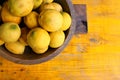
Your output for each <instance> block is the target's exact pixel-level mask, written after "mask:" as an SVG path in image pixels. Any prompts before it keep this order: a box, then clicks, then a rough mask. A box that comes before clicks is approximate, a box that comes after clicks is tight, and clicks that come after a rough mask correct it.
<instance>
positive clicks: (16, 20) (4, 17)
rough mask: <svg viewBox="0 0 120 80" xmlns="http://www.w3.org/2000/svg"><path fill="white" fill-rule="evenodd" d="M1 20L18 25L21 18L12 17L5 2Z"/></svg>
mask: <svg viewBox="0 0 120 80" xmlns="http://www.w3.org/2000/svg"><path fill="white" fill-rule="evenodd" d="M1 18H2V21H3V22H14V23H17V24H19V23H20V22H21V17H17V16H13V15H12V14H11V13H10V12H9V10H8V5H7V2H5V3H4V5H3V7H2V11H1Z"/></svg>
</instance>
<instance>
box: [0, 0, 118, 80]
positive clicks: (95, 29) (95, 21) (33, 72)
mask: <svg viewBox="0 0 120 80" xmlns="http://www.w3.org/2000/svg"><path fill="white" fill-rule="evenodd" d="M72 2H73V4H86V5H87V20H88V33H87V34H79V35H74V36H73V38H72V40H71V41H70V43H69V45H68V46H67V47H66V48H65V50H64V51H63V52H62V53H61V54H60V55H58V56H57V57H55V58H54V59H52V60H50V61H48V62H45V63H42V64H37V65H20V64H15V63H12V62H9V61H7V60H6V59H4V58H2V57H0V80H120V62H119V61H120V1H119V0H108V1H106V0H72Z"/></svg>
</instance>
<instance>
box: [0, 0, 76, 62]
mask: <svg viewBox="0 0 120 80" xmlns="http://www.w3.org/2000/svg"><path fill="white" fill-rule="evenodd" d="M4 1H5V0H1V1H0V4H2V3H3V2H4ZM54 2H57V3H59V4H61V5H62V7H63V11H66V12H68V13H69V14H70V15H71V11H70V7H69V4H68V2H67V1H66V0H54ZM71 16H72V15H71ZM72 24H73V23H72ZM71 27H72V25H71ZM70 31H71V29H69V30H67V31H65V35H66V40H65V42H66V43H64V44H63V45H62V46H61V47H59V48H56V49H53V48H49V49H48V51H47V52H45V53H44V54H36V53H34V52H33V51H32V50H31V48H30V47H26V49H25V51H24V54H23V55H15V54H13V53H11V52H9V51H8V50H6V48H5V47H4V45H3V46H1V47H0V55H1V56H3V57H5V58H7V59H8V60H10V61H13V62H16V63H21V64H35V63H40V62H44V61H46V60H49V59H51V58H52V57H54V56H56V55H57V54H59V53H60V52H61V50H63V48H64V47H65V45H66V44H67V42H68V40H69V39H68V40H67V38H68V36H72V35H71V32H70ZM73 31H74V30H73ZM69 38H70V37H69Z"/></svg>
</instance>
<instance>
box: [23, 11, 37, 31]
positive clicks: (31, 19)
mask: <svg viewBox="0 0 120 80" xmlns="http://www.w3.org/2000/svg"><path fill="white" fill-rule="evenodd" d="M38 15H39V14H38V13H37V12H35V11H32V12H31V13H30V14H28V15H27V16H25V17H24V23H25V24H26V25H27V27H28V28H30V29H31V28H34V27H38V26H39V24H38V20H37V19H38Z"/></svg>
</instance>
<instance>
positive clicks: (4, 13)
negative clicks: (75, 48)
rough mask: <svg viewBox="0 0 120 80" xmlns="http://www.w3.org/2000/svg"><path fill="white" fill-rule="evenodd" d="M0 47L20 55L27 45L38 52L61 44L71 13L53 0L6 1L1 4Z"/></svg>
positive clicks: (68, 25) (40, 52) (69, 23)
mask: <svg viewBox="0 0 120 80" xmlns="http://www.w3.org/2000/svg"><path fill="white" fill-rule="evenodd" d="M0 15H1V17H0V20H1V25H0V46H1V45H5V47H6V49H7V50H8V51H10V52H11V53H14V54H23V53H24V50H25V47H26V46H29V47H31V49H32V50H33V51H34V52H35V53H37V54H42V53H45V52H46V51H47V50H48V48H49V47H51V48H58V47H60V46H61V45H63V43H64V40H65V33H64V31H66V30H67V29H69V27H70V25H71V16H70V15H69V14H68V13H67V12H65V11H63V8H62V6H61V5H60V4H59V3H56V2H54V1H53V0H8V1H5V2H4V3H3V4H2V5H1V6H0Z"/></svg>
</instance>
